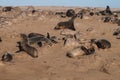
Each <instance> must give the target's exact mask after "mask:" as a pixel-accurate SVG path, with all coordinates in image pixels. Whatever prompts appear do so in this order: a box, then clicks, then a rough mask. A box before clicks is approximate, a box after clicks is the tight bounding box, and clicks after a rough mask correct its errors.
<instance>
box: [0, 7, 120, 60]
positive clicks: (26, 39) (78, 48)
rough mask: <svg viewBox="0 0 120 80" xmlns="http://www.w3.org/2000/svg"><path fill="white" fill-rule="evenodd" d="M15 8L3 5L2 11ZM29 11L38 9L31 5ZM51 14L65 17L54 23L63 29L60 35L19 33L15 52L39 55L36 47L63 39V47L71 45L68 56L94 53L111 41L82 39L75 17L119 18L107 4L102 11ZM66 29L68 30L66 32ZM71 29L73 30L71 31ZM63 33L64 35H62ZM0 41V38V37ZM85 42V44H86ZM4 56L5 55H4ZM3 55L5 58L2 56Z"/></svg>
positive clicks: (86, 10)
mask: <svg viewBox="0 0 120 80" xmlns="http://www.w3.org/2000/svg"><path fill="white" fill-rule="evenodd" d="M13 10H15V9H14V7H11V6H8V7H3V8H2V11H3V12H4V13H7V12H8V13H9V12H11V11H13ZM26 10H28V11H29V12H27V11H26V13H31V14H32V15H34V14H35V13H37V12H38V10H35V9H34V8H33V7H29V8H28V9H26ZM48 14H52V15H56V16H58V15H60V16H61V15H64V17H62V18H67V19H68V20H67V21H61V22H58V23H56V24H57V25H56V26H55V27H54V30H55V31H56V32H57V30H59V31H65V33H64V32H62V33H60V36H61V39H60V37H57V36H51V35H50V34H49V32H46V35H43V34H40V33H34V32H31V33H28V34H24V33H20V37H21V38H22V39H21V41H18V42H17V45H18V46H17V47H18V51H16V53H19V52H21V51H24V52H26V53H27V54H29V55H30V56H31V57H33V58H37V57H38V55H39V51H38V50H37V48H41V47H43V46H46V45H47V46H52V45H53V44H57V43H59V42H60V41H61V40H62V41H63V45H64V47H72V49H71V50H70V51H68V52H67V53H66V55H67V56H68V57H76V56H81V55H91V54H94V53H95V50H96V47H97V49H109V48H111V46H112V43H111V42H110V41H109V40H107V39H90V40H88V41H87V42H84V41H82V39H81V37H79V36H81V34H79V33H78V32H77V30H76V26H75V19H77V18H80V19H84V18H85V16H86V15H87V16H90V17H93V16H100V15H101V16H102V20H103V22H105V23H108V22H114V23H117V24H118V25H119V18H118V14H119V13H117V12H115V11H112V10H111V9H110V7H109V6H106V9H105V10H102V11H96V9H90V8H87V9H81V10H79V11H78V12H76V11H75V10H74V9H68V10H66V11H65V12H55V13H52V12H51V13H48ZM67 30H70V31H69V32H68V33H67ZM92 30H93V29H88V30H87V31H89V32H90V31H92ZM72 31H73V32H72ZM119 33H120V31H119V30H116V31H115V32H114V33H113V35H114V36H118V35H119ZM62 34H64V35H62ZM0 41H1V42H2V39H1V38H0ZM86 43H87V46H86ZM5 56H6V57H5ZM4 57H5V58H4ZM7 57H10V54H7V55H3V57H2V61H10V60H9V59H8V60H5V59H7ZM11 59H12V57H11Z"/></svg>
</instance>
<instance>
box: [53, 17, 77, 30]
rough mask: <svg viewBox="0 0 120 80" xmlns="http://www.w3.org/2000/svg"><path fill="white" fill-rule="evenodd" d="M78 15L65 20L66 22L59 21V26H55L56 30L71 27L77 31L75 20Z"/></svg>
mask: <svg viewBox="0 0 120 80" xmlns="http://www.w3.org/2000/svg"><path fill="white" fill-rule="evenodd" d="M76 17H77V15H75V16H73V17H72V18H71V19H70V20H68V21H65V22H59V23H58V24H57V26H56V27H55V28H54V29H55V30H60V29H70V30H73V31H75V30H76V29H75V27H74V20H75V18H76Z"/></svg>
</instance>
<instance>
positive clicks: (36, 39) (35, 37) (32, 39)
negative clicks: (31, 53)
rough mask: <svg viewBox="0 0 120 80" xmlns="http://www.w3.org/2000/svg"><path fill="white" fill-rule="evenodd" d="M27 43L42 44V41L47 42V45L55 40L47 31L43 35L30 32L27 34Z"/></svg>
mask: <svg viewBox="0 0 120 80" xmlns="http://www.w3.org/2000/svg"><path fill="white" fill-rule="evenodd" d="M28 43H29V44H30V45H31V44H34V43H36V44H38V45H39V44H40V45H42V43H45V44H48V45H52V43H57V40H56V36H50V34H49V33H47V36H44V35H42V34H38V33H30V34H29V35H28Z"/></svg>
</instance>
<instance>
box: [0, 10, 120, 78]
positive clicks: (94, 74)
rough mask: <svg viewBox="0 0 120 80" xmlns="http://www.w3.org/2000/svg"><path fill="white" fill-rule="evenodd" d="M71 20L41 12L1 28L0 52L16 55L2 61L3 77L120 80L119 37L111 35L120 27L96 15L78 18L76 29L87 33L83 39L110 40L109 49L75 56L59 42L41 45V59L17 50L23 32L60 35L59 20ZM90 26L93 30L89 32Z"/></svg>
mask: <svg viewBox="0 0 120 80" xmlns="http://www.w3.org/2000/svg"><path fill="white" fill-rule="evenodd" d="M48 9H49V8H48ZM50 9H51V8H50ZM59 9H60V8H59ZM51 10H52V9H51ZM68 19H69V18H60V17H59V16H53V15H51V16H49V15H46V16H43V15H41V16H39V17H26V18H24V19H21V20H18V21H16V22H15V23H13V24H12V25H10V26H5V27H1V28H0V36H1V38H2V40H3V41H2V42H1V43H0V55H2V54H3V53H5V52H6V51H7V52H9V53H12V54H13V55H14V56H13V57H14V59H13V60H12V62H8V63H2V62H0V80H120V44H119V42H120V40H119V39H116V38H115V37H114V36H113V35H112V34H113V31H114V29H116V28H118V27H119V26H117V25H116V24H111V23H103V22H102V21H101V20H100V18H99V17H97V16H93V17H90V18H89V19H82V20H81V19H79V18H76V19H75V28H76V29H77V31H80V32H82V33H85V34H84V36H82V37H81V39H82V38H86V39H90V38H97V39H103V38H104V39H107V40H109V41H110V42H111V44H112V47H111V48H110V49H108V50H96V53H95V54H93V55H89V56H81V57H80V58H74V59H73V58H68V57H67V56H66V52H67V51H68V48H65V47H64V46H63V42H62V41H60V42H59V43H57V44H54V45H52V46H44V47H41V48H38V51H39V57H38V58H32V57H30V56H29V55H27V54H26V53H25V52H20V53H15V52H16V51H17V50H18V48H17V47H16V46H17V43H16V42H17V41H19V40H20V37H19V34H20V33H25V34H29V33H30V32H35V33H40V34H44V35H46V33H47V32H49V33H50V34H51V35H55V36H59V34H60V30H57V31H56V30H54V27H55V26H56V25H57V23H58V22H60V21H66V20H68ZM88 28H93V30H92V31H90V32H89V31H86V30H87V29H88Z"/></svg>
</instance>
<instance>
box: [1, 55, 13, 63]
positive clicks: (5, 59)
mask: <svg viewBox="0 0 120 80" xmlns="http://www.w3.org/2000/svg"><path fill="white" fill-rule="evenodd" d="M12 59H13V57H12V55H11V54H10V53H5V54H3V55H2V59H1V61H3V62H10V61H12Z"/></svg>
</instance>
